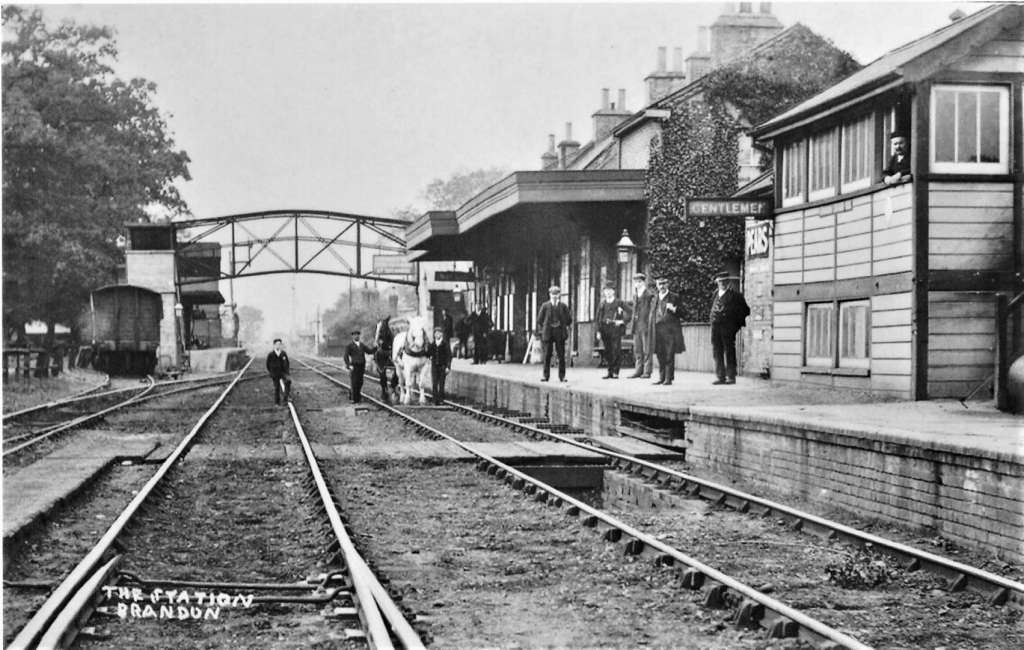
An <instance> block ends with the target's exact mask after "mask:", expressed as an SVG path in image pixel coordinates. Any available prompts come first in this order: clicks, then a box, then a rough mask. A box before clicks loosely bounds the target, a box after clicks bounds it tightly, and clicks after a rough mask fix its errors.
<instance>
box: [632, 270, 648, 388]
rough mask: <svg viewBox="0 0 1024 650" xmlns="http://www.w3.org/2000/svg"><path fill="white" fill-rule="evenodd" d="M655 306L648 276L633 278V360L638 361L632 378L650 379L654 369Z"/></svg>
mask: <svg viewBox="0 0 1024 650" xmlns="http://www.w3.org/2000/svg"><path fill="white" fill-rule="evenodd" d="M653 304H654V292H653V291H651V289H650V287H648V286H647V276H646V275H644V274H643V273H637V274H636V275H634V276H633V358H634V359H635V360H636V369H635V370H634V371H633V374H632V375H630V377H631V378H637V377H643V378H645V379H650V377H651V371H652V370H653V369H654V356H653V355H652V354H651V350H652V348H653V339H652V337H651V305H653Z"/></svg>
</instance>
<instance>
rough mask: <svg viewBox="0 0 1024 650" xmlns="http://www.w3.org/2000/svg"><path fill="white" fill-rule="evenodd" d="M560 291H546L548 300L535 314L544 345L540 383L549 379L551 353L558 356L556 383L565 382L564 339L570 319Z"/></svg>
mask: <svg viewBox="0 0 1024 650" xmlns="http://www.w3.org/2000/svg"><path fill="white" fill-rule="evenodd" d="M561 295H562V289H561V288H560V287H558V286H552V287H551V288H550V289H548V300H547V302H545V303H544V304H543V305H541V306H540V312H539V313H538V314H537V334H538V335H539V336H540V340H541V342H542V343H543V344H544V376H543V377H542V378H541V381H547V380H548V379H549V378H550V377H551V351H552V348H553V349H554V351H555V353H556V354H557V355H558V381H565V339H567V338H568V337H569V326H570V325H572V317H571V316H570V315H569V306H568V305H566V304H565V303H563V302H561V301H560V300H559V298H561Z"/></svg>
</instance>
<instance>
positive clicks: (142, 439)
mask: <svg viewBox="0 0 1024 650" xmlns="http://www.w3.org/2000/svg"><path fill="white" fill-rule="evenodd" d="M160 447H161V440H160V436H149V435H142V436H139V435H133V436H117V435H114V434H110V433H103V432H95V433H93V432H90V431H88V430H82V431H81V435H79V436H78V437H77V438H76V439H75V440H73V441H72V442H71V443H69V444H68V445H66V446H64V447H62V448H61V449H59V450H57V451H54V452H53V453H51V454H49V455H47V456H45V457H43V458H42V459H40V460H38V461H36V462H35V463H32V464H31V465H29V466H27V467H25V468H22V469H21V470H18V471H16V472H14V473H7V472H4V490H3V493H4V499H3V504H4V508H3V521H4V549H5V553H4V556H5V557H9V556H10V554H9V553H8V552H6V550H7V549H8V548H9V546H10V545H11V544H14V543H16V542H17V539H18V537H19V536H21V535H22V534H23V533H25V532H26V531H27V530H28V529H30V528H31V527H32V526H34V525H36V524H37V523H40V522H41V521H43V520H45V518H46V515H47V514H48V513H49V512H50V511H52V510H53V509H54V508H56V507H57V506H58V505H60V504H61V503H63V502H64V501H66V500H67V499H70V498H71V497H73V496H74V495H75V494H77V493H79V492H80V491H81V490H83V489H85V488H86V487H88V486H89V484H90V483H91V482H92V481H93V480H94V479H95V478H97V477H99V476H100V475H101V473H102V472H103V471H104V470H105V469H106V468H107V467H108V466H110V465H112V464H113V463H117V462H120V461H123V460H131V461H133V462H145V461H146V460H147V457H149V456H150V455H151V454H153V453H154V452H155V451H156V450H157V449H158V448H160Z"/></svg>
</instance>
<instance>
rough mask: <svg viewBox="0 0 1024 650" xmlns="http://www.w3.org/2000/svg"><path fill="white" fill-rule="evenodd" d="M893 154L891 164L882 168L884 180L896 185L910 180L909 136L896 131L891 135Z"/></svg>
mask: <svg viewBox="0 0 1024 650" xmlns="http://www.w3.org/2000/svg"><path fill="white" fill-rule="evenodd" d="M890 143H891V145H892V156H890V157H889V164H888V165H886V166H885V169H883V170H882V181H883V182H884V183H885V184H886V185H896V184H897V183H902V182H903V181H909V180H910V153H909V151H907V136H905V135H903V134H902V133H900V132H898V131H894V132H893V134H892V135H891V136H890Z"/></svg>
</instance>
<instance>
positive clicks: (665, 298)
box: [651, 275, 686, 386]
mask: <svg viewBox="0 0 1024 650" xmlns="http://www.w3.org/2000/svg"><path fill="white" fill-rule="evenodd" d="M655 284H656V285H657V287H658V293H657V295H655V297H654V304H653V306H652V307H651V320H652V321H653V322H654V337H653V338H654V352H655V354H657V356H658V375H659V378H658V381H656V382H654V384H655V385H658V384H662V385H665V386H671V385H672V381H673V380H674V379H675V378H676V355H677V354H679V353H680V352H684V351H685V350H686V343H685V341H683V329H682V325H681V324H680V322H679V316H678V315H677V312H678V311H679V294H677V293H674V292H672V291H669V290H668V278H667V277H665V276H664V275H661V276H658V278H657V279H656V280H655Z"/></svg>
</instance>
